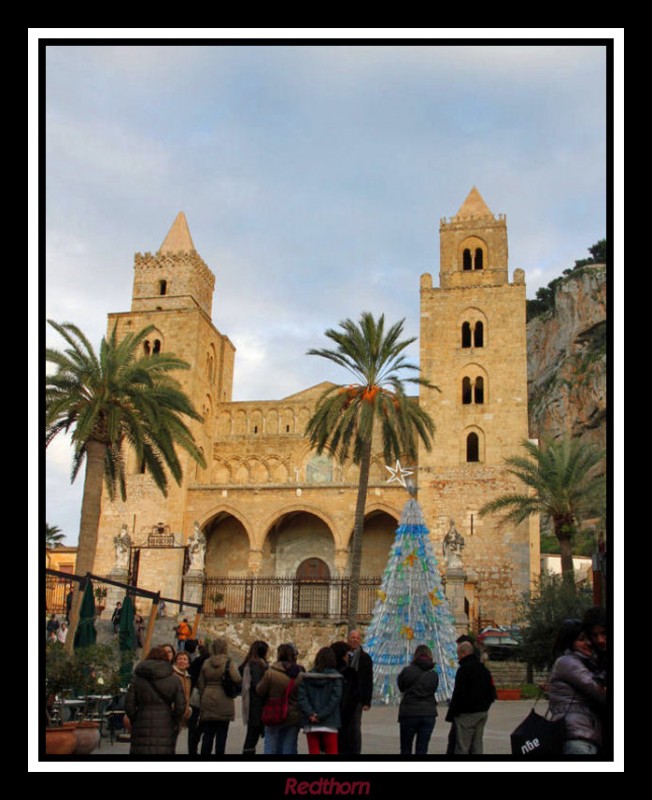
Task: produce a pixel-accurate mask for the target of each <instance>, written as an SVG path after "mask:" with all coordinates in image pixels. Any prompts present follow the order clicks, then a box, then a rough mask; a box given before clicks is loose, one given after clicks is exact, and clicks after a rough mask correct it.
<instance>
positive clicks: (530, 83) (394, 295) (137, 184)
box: [40, 40, 608, 544]
mask: <svg viewBox="0 0 652 800" xmlns="http://www.w3.org/2000/svg"><path fill="white" fill-rule="evenodd" d="M41 92H42V99H43V101H44V123H45V124H44V127H42V129H41V143H42V145H43V147H44V153H45V158H44V161H43V164H42V168H43V169H44V176H45V197H44V199H45V216H44V220H43V223H44V225H43V229H44V241H43V244H44V248H45V257H44V264H42V265H41V267H42V268H41V274H40V279H41V289H42V297H43V299H44V305H45V316H46V318H48V319H53V320H56V321H58V322H74V323H75V324H76V325H78V326H79V327H80V328H81V329H82V330H83V331H84V332H85V333H86V334H87V336H88V337H89V339H90V340H91V342H93V343H95V344H96V345H99V341H100V339H101V337H102V336H103V335H104V334H105V332H106V324H107V314H108V313H110V312H117V311H128V310H129V308H130V303H131V292H132V282H133V260H134V253H136V252H146V251H151V252H154V251H156V250H157V249H158V248H159V247H160V245H161V244H162V242H163V240H164V238H165V235H166V234H167V231H168V230H169V228H170V226H171V224H172V222H173V220H174V218H175V217H176V215H177V213H178V212H179V211H183V212H184V213H185V215H186V217H187V220H188V224H189V228H190V232H191V235H192V237H193V240H194V243H195V247H196V249H197V251H198V252H199V254H200V255H201V257H202V258H203V259H204V261H205V262H206V263H207V264H208V265H209V267H210V268H211V270H212V271H213V273H214V274H215V277H216V284H215V294H214V300H213V322H214V324H215V326H216V327H217V328H218V329H219V330H220V331H221V332H222V333H224V334H226V335H227V336H228V337H229V338H230V339H231V341H232V342H233V343H234V345H235V347H236V349H237V353H236V366H235V380H234V399H235V400H252V399H260V400H265V399H278V398H282V397H284V396H287V395H290V394H292V393H294V392H297V391H299V390H301V389H303V388H307V387H308V386H311V385H313V384H315V383H318V382H320V381H322V380H336V381H337V380H343V379H345V378H344V377H343V375H342V374H340V373H338V372H337V369H336V368H335V367H332V366H330V365H329V364H328V363H327V362H324V361H323V360H322V359H317V358H314V357H310V356H307V355H306V350H307V349H308V348H309V347H322V346H325V345H326V344H327V340H326V339H325V337H324V331H325V330H326V329H327V328H329V327H335V326H337V324H338V323H339V322H340V321H341V320H343V319H345V318H348V317H352V318H357V317H359V315H360V313H361V312H362V311H367V310H369V311H372V312H374V313H375V314H378V313H381V312H383V313H385V315H386V317H387V319H388V321H391V322H394V321H396V320H399V319H403V318H404V319H405V334H406V335H407V336H417V335H418V332H419V277H420V275H421V274H422V273H424V272H431V273H432V274H433V277H434V280H435V285H437V283H438V270H439V222H440V219H441V218H442V217H451V216H453V215H454V214H455V213H456V212H457V210H458V209H459V207H460V205H461V204H462V203H463V201H464V199H465V197H466V196H467V194H468V193H469V191H470V190H471V188H472V187H473V186H476V187H477V188H478V189H479V191H480V193H481V194H482V196H483V197H484V199H485V201H486V203H487V204H488V206H489V208H490V209H491V210H492V211H493V212H494V214H499V213H500V214H506V215H507V225H508V235H509V271H510V279H511V276H512V274H513V270H514V269H515V268H522V269H524V270H525V275H526V282H527V294H528V297H534V295H535V293H536V290H537V289H538V288H539V287H541V286H544V285H546V284H547V283H548V282H549V281H550V280H551V279H553V278H555V277H557V276H558V275H560V274H561V272H562V271H563V270H564V269H566V268H567V267H570V266H572V265H573V263H574V261H575V260H576V259H579V258H584V257H586V256H587V255H588V253H587V248H588V247H589V246H590V245H592V244H594V243H595V242H596V241H597V240H599V239H601V238H604V237H605V235H606V231H607V219H606V208H607V194H606V181H607V156H608V149H607V148H608V143H607V137H606V100H607V92H606V50H605V48H604V47H603V46H600V45H596V44H591V43H588V44H585V43H583V42H581V41H569V42H567V43H559V42H557V43H552V42H550V43H548V42H541V44H539V45H531V44H523V43H521V42H520V41H518V40H515V41H514V42H513V43H503V44H500V45H490V44H488V43H483V42H478V43H472V44H470V45H466V46H458V45H455V44H451V43H446V42H438V43H431V44H428V45H415V44H411V43H410V42H409V41H408V40H405V41H404V42H401V43H398V44H384V45H381V46H375V45H371V44H365V43H364V42H357V43H345V44H338V43H334V42H330V43H326V44H323V45H309V44H305V43H304V44H302V43H300V42H299V43H295V44H293V45H271V44H270V43H267V44H264V43H262V42H261V43H258V44H237V43H231V44H228V45H215V44H211V45H199V44H190V43H184V42H176V43H171V42H170V43H163V44H152V43H147V42H146V41H135V42H132V43H127V44H116V43H113V42H110V41H109V42H108V43H105V44H98V43H94V42H92V41H87V40H83V41H79V42H75V41H72V42H66V43H56V42H55V43H53V44H52V45H50V46H48V47H47V49H46V55H45V81H44V83H43V85H42V86H41ZM46 341H47V344H48V345H50V346H54V347H62V346H63V343H62V341H61V340H60V339H58V337H57V335H56V333H54V332H53V331H50V330H49V329H48V330H47V331H46ZM417 348H418V345H417V344H415V345H413V346H412V349H411V351H410V354H411V357H412V358H413V360H414V361H415V362H416V361H417V356H418V349H417ZM70 466H71V460H70V446H69V442H68V441H67V440H65V439H63V438H62V439H60V440H57V441H55V442H54V443H53V444H52V445H50V447H49V448H48V453H47V459H46V484H45V495H46V519H47V521H48V522H49V523H50V524H52V525H58V526H59V527H60V528H61V529H62V531H63V532H64V533H65V534H66V542H65V543H66V544H74V543H76V539H77V528H78V524H79V508H80V498H81V491H82V482H83V481H82V476H80V477H79V478H78V479H77V482H76V484H75V485H73V486H72V487H71V486H70V480H69V478H70Z"/></svg>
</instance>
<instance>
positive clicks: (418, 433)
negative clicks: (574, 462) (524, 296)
mask: <svg viewBox="0 0 652 800" xmlns="http://www.w3.org/2000/svg"><path fill="white" fill-rule="evenodd" d="M403 323H404V320H401V321H400V322H398V323H396V324H395V325H393V326H392V327H391V328H390V329H389V330H388V331H385V316H384V315H381V316H380V318H379V319H378V320H375V319H374V317H373V316H372V315H371V314H370V313H369V312H365V313H363V314H362V315H361V317H360V321H359V322H358V323H355V322H353V321H352V320H350V319H347V320H344V322H341V323H340V325H339V328H340V330H333V329H330V330H327V331H326V336H327V337H328V338H329V339H331V340H332V341H333V342H334V343H335V345H336V349H335V350H328V349H321V350H313V349H311V350H308V354H309V355H314V356H321V357H322V358H327V359H329V360H330V361H334V362H335V363H336V364H339V365H340V366H342V367H344V368H345V369H347V370H348V371H349V372H350V373H351V374H352V375H353V377H354V379H355V383H352V384H349V385H348V386H333V387H331V388H329V389H328V390H327V391H326V392H324V394H323V395H322V397H321V398H320V399H319V401H318V403H317V407H316V409H315V413H314V414H313V416H312V418H311V419H310V421H309V422H308V425H307V428H306V436H308V437H309V439H310V443H311V445H312V446H313V447H314V448H315V450H316V452H317V454H319V455H321V454H322V453H323V452H324V451H328V452H330V453H332V454H333V455H334V456H336V457H337V458H338V459H339V461H340V463H343V462H344V461H346V460H347V459H348V458H350V457H351V458H352V459H353V462H354V463H355V464H358V465H359V466H360V481H359V484H358V497H357V503H356V509H355V520H354V527H353V536H352V540H351V549H350V553H351V561H350V573H351V575H350V587H351V588H350V595H349V619H348V622H349V626H350V627H355V622H356V618H357V613H358V587H359V582H360V566H361V559H362V531H363V527H364V511H365V504H366V500H367V487H368V485H369V469H370V466H371V452H372V436H373V431H374V426H375V425H376V426H379V427H380V433H381V439H382V447H383V454H384V456H385V460H386V461H387V462H389V461H393V460H394V459H398V458H400V457H401V456H406V457H407V458H408V459H411V460H414V459H416V457H417V448H418V439H421V441H422V442H423V443H424V445H425V446H426V448H427V449H428V450H430V449H431V448H432V442H431V437H432V434H433V433H434V430H435V425H434V423H433V421H432V419H431V418H430V416H429V415H428V414H427V413H426V412H425V411H424V410H423V409H422V408H420V407H419V405H418V403H417V402H415V401H414V400H413V399H411V398H409V397H408V396H407V395H406V394H405V388H404V383H418V384H421V385H423V386H429V387H431V388H437V387H434V386H432V384H430V383H429V382H428V381H427V380H425V379H424V378H421V377H409V378H402V373H404V372H405V371H408V372H412V373H415V372H419V367H416V366H414V365H412V364H408V363H407V362H406V360H405V357H404V355H402V353H403V351H404V350H405V348H406V347H408V345H410V344H411V343H412V342H413V341H415V338H416V337H413V338H411V339H404V340H402V341H401V338H400V337H401V335H402V333H403Z"/></svg>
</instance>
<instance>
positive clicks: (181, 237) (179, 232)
mask: <svg viewBox="0 0 652 800" xmlns="http://www.w3.org/2000/svg"><path fill="white" fill-rule="evenodd" d="M194 249H195V245H194V242H193V241H192V236H191V235H190V229H189V228H188V221H187V220H186V215H185V214H184V213H183V211H179V213H178V214H177V216H176V219H175V220H174V222H173V223H172V227H171V228H170V230H169V231H168V235H167V236H166V237H165V240H164V241H163V244H162V245H161V247H160V252H161V253H185V252H189V251H190V250H194Z"/></svg>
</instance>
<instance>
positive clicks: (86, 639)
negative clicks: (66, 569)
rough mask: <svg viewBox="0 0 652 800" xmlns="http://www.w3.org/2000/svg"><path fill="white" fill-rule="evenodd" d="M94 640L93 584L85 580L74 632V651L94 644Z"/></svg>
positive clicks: (95, 634) (95, 637)
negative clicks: (77, 622) (77, 621)
mask: <svg viewBox="0 0 652 800" xmlns="http://www.w3.org/2000/svg"><path fill="white" fill-rule="evenodd" d="M96 639H97V631H96V630H95V598H94V596H93V584H92V582H91V581H90V580H87V581H86V586H85V587H84V594H83V596H82V601H81V608H80V610H79V624H78V625H77V630H76V632H75V649H77V648H79V647H88V646H89V645H91V644H95V640H96Z"/></svg>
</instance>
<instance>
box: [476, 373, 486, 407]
mask: <svg viewBox="0 0 652 800" xmlns="http://www.w3.org/2000/svg"><path fill="white" fill-rule="evenodd" d="M473 400H474V402H475V403H477V404H478V405H482V404H483V403H484V378H480V377H478V378H476V379H475V384H474V385H473Z"/></svg>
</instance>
